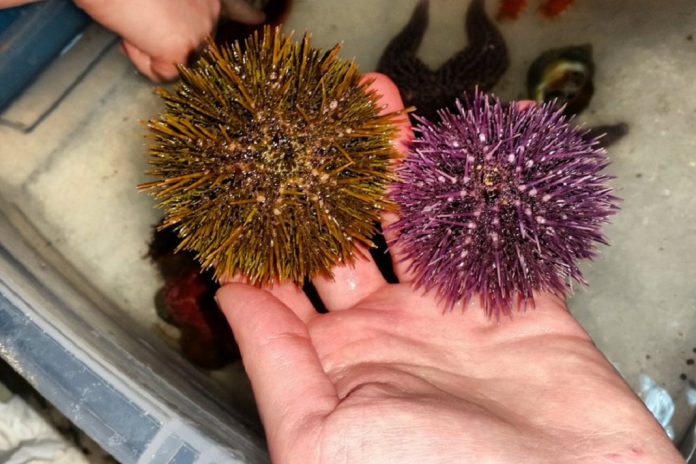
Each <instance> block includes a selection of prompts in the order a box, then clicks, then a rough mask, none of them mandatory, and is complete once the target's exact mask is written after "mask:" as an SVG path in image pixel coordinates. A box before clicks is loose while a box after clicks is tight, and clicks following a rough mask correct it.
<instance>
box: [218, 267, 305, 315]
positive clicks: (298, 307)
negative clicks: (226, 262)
mask: <svg viewBox="0 0 696 464" xmlns="http://www.w3.org/2000/svg"><path fill="white" fill-rule="evenodd" d="M220 283H221V285H225V284H228V283H235V284H244V285H250V284H249V281H248V279H246V278H244V277H242V276H240V275H236V276H234V277H231V278H228V277H223V278H222V279H220ZM261 290H263V291H265V292H268V293H269V294H271V295H273V296H274V297H276V298H278V300H280V302H281V303H283V304H284V305H285V306H287V307H288V308H290V309H291V310H292V312H294V313H295V315H296V316H297V317H298V318H300V320H301V321H302V322H305V323H306V322H308V321H309V320H310V319H311V318H313V317H314V316H316V315H317V314H318V313H317V311H316V309H315V308H314V305H313V304H312V302H311V301H310V300H309V298H308V297H307V295H306V294H305V293H304V292H303V291H302V288H300V287H298V286H297V285H295V284H293V283H292V282H283V283H278V282H274V283H272V284H269V285H266V286H264V287H263V288H261Z"/></svg>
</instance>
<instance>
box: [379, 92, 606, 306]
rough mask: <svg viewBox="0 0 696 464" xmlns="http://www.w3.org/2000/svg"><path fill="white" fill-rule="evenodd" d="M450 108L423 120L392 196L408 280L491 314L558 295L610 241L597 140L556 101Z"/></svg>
mask: <svg viewBox="0 0 696 464" xmlns="http://www.w3.org/2000/svg"><path fill="white" fill-rule="evenodd" d="M457 110H458V111H457V112H455V113H450V112H449V111H442V112H440V117H441V121H440V122H439V123H433V122H430V121H428V120H426V119H423V118H419V123H420V124H419V125H418V126H417V127H416V128H415V130H416V132H417V133H419V134H420V137H419V138H417V139H415V140H414V141H413V142H412V145H411V150H410V154H409V155H408V156H407V158H406V159H405V160H404V161H403V163H402V164H401V165H400V166H399V168H398V169H397V176H398V178H399V181H398V182H397V183H396V184H395V185H394V187H393V189H392V191H391V198H392V199H393V200H394V201H395V202H396V203H397V204H398V205H399V207H400V209H401V213H400V214H401V217H400V219H399V220H398V221H397V222H396V223H395V224H394V225H393V226H392V227H393V231H394V232H396V235H397V239H396V243H397V244H398V246H399V249H400V251H401V253H402V257H403V258H404V259H406V260H409V261H410V262H411V265H410V267H411V271H412V272H413V274H414V276H415V285H416V286H418V287H423V288H425V289H431V288H435V289H437V291H438V293H439V296H440V297H441V298H442V299H443V300H444V301H445V303H446V304H447V305H448V306H450V307H451V306H452V305H454V303H456V302H458V301H463V302H464V303H466V302H468V301H469V300H470V299H471V298H472V297H473V296H475V295H478V296H480V298H481V300H482V305H483V308H484V310H485V311H486V313H487V314H488V315H495V316H496V317H498V316H499V315H500V314H510V313H511V312H512V310H513V309H515V308H516V307H518V305H522V306H524V305H525V304H526V303H527V302H533V292H534V291H548V292H552V293H554V294H556V295H559V296H562V295H565V294H566V292H567V291H568V289H569V278H573V279H575V280H576V281H578V282H581V283H584V280H583V277H582V274H581V272H580V269H579V268H578V266H577V261H578V260H580V259H589V258H593V257H594V256H595V254H596V251H595V242H599V243H606V241H605V238H604V236H603V235H602V233H601V231H600V226H601V224H602V223H604V222H606V221H607V218H608V217H609V216H610V215H611V214H613V213H614V212H615V210H616V209H617V207H616V201H617V199H616V198H615V197H614V196H613V195H612V193H611V192H612V189H610V188H609V187H607V185H606V181H607V180H608V179H610V176H607V175H604V174H602V173H601V171H602V170H603V169H604V168H605V167H606V166H607V164H608V159H607V157H606V153H605V152H604V150H603V149H601V148H599V147H598V145H597V139H592V140H586V139H585V138H583V131H582V130H581V129H578V128H574V127H572V126H570V125H569V124H568V123H567V121H566V118H565V116H563V114H562V113H561V111H562V110H554V109H553V102H551V103H545V104H543V105H539V106H531V107H529V108H526V109H523V110H520V109H518V108H516V106H515V105H514V104H511V105H504V104H502V103H501V102H500V101H499V100H498V99H496V98H495V97H491V98H489V97H487V96H483V95H481V94H480V93H478V92H477V93H476V94H475V96H474V97H473V99H472V100H471V101H470V102H469V104H467V106H466V109H465V107H464V106H462V105H461V104H460V103H458V104H457Z"/></svg>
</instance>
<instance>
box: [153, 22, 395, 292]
mask: <svg viewBox="0 0 696 464" xmlns="http://www.w3.org/2000/svg"><path fill="white" fill-rule="evenodd" d="M242 50H244V51H242ZM338 52H339V47H338V46H336V47H334V48H333V49H331V50H329V51H327V52H322V51H320V50H317V49H315V48H312V47H311V45H310V39H309V36H308V35H305V36H304V38H303V40H302V41H301V42H299V43H298V42H296V41H294V40H292V38H291V37H287V36H283V35H282V34H281V33H280V31H279V30H278V29H275V30H271V29H270V28H268V27H267V28H265V29H264V31H263V34H256V33H255V34H254V35H253V36H252V37H250V38H249V39H247V40H246V42H245V44H244V47H241V45H240V44H239V43H235V44H233V45H232V46H223V47H221V48H218V47H217V46H216V45H215V44H213V43H209V45H208V48H207V50H206V51H205V52H204V54H203V56H202V58H200V59H199V60H198V62H197V63H196V65H195V66H194V67H193V68H186V67H181V68H180V74H181V79H182V81H181V83H180V84H179V85H178V86H177V87H176V88H175V89H174V90H173V92H169V91H166V90H160V91H159V94H160V95H161V96H162V98H164V100H165V103H166V109H165V111H164V112H163V113H162V114H161V115H160V116H159V118H158V119H155V120H151V121H149V123H148V127H149V128H150V131H151V133H152V136H153V142H152V144H151V146H150V164H151V170H150V171H149V174H150V175H151V176H153V177H154V178H156V179H157V180H156V181H154V182H151V183H149V184H146V185H144V186H142V187H143V188H145V189H149V190H151V191H152V192H153V196H154V197H155V198H156V199H157V200H158V201H159V206H160V207H161V208H163V209H164V210H165V220H164V226H165V227H167V226H174V227H176V230H177V232H178V234H179V236H180V237H181V239H182V240H181V244H180V245H179V249H186V250H191V251H193V252H194V253H196V256H197V259H198V260H199V261H200V262H201V264H202V266H203V268H209V267H212V268H213V269H214V271H215V276H216V278H221V277H223V276H233V275H241V276H243V277H245V278H246V279H248V281H250V282H251V283H254V284H265V283H269V282H272V281H275V280H286V279H287V280H291V281H294V282H297V283H300V282H302V281H303V280H304V279H305V277H307V276H309V277H312V276H315V275H317V274H319V273H324V274H330V270H331V268H332V266H333V265H335V264H336V263H337V262H350V261H351V260H352V259H353V253H354V252H355V250H356V248H355V247H356V244H362V245H365V246H371V245H372V243H371V237H372V236H373V235H374V233H375V232H376V224H377V222H378V220H379V217H380V214H381V212H382V211H383V210H384V209H385V208H388V207H389V204H390V203H389V201H388V199H386V195H385V189H386V186H387V185H388V184H389V183H390V182H391V181H392V180H393V173H392V169H391V163H392V159H393V158H395V157H396V156H397V154H396V152H395V150H394V148H393V146H392V143H391V140H392V138H393V137H394V136H395V134H396V129H395V126H394V124H393V121H394V119H395V118H396V117H399V115H400V113H389V114H386V115H380V114H379V110H380V108H379V107H378V105H377V101H378V98H379V97H378V96H377V95H376V94H375V92H374V91H372V90H369V89H368V85H369V82H364V81H363V80H362V78H361V76H360V74H359V73H358V70H357V66H356V65H355V63H353V62H348V61H344V60H341V59H339V58H338Z"/></svg>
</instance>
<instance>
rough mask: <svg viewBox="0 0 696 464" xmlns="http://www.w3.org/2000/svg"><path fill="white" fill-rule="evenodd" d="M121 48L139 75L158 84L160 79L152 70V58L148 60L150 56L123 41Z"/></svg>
mask: <svg viewBox="0 0 696 464" xmlns="http://www.w3.org/2000/svg"><path fill="white" fill-rule="evenodd" d="M121 47H122V49H123V51H124V53H125V54H126V56H127V57H128V59H130V60H131V63H133V65H134V66H135V68H136V69H137V70H138V71H140V73H141V74H143V75H144V76H145V77H147V78H148V79H150V80H151V81H154V82H160V80H161V79H160V77H159V76H158V75H157V74H155V73H154V72H153V70H152V58H150V55H148V54H147V53H144V52H143V51H142V50H140V49H139V48H138V47H136V46H135V45H133V44H131V43H130V42H128V41H125V40H124V41H123V42H122V44H121Z"/></svg>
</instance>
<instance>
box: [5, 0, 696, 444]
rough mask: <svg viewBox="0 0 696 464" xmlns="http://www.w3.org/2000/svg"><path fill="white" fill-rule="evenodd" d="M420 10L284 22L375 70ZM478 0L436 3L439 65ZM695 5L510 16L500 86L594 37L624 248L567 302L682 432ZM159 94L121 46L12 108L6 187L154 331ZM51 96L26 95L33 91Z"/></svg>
mask: <svg viewBox="0 0 696 464" xmlns="http://www.w3.org/2000/svg"><path fill="white" fill-rule="evenodd" d="M414 3H415V1H414V0H398V1H396V0H391V1H384V2H374V1H372V0H353V1H352V2H350V3H349V4H347V5H348V6H346V2H339V1H337V0H333V1H321V0H296V1H295V5H294V10H293V13H292V14H291V16H290V18H289V24H288V28H292V29H296V30H297V31H298V32H302V31H304V30H305V29H309V30H311V31H312V32H313V35H314V38H315V44H317V45H320V46H330V45H333V44H334V43H335V42H336V41H340V40H343V41H344V56H346V57H351V56H355V57H356V58H357V61H358V63H359V64H360V66H361V69H362V70H363V71H369V70H372V69H373V68H374V66H375V64H376V62H377V59H378V57H379V54H380V52H381V50H382V48H383V46H384V45H385V44H386V42H387V41H388V40H389V39H390V38H391V36H392V35H394V34H395V33H396V32H397V31H398V30H399V29H400V28H401V27H402V25H403V24H404V23H405V22H406V20H407V19H408V17H409V16H410V14H411V11H412V8H413V5H414ZM488 3H489V5H488V6H489V8H491V10H492V9H493V6H494V5H493V2H491V1H489V2H488ZM530 3H531V4H532V5H534V4H535V2H534V1H532V2H530ZM466 5H467V2H462V1H461V0H431V10H430V14H431V17H430V21H431V22H430V24H431V28H430V29H429V31H428V33H427V36H426V37H425V40H424V44H423V46H422V49H421V51H420V55H421V56H422V57H423V59H424V60H425V61H426V62H427V63H429V64H431V65H437V64H438V63H441V62H443V61H445V60H446V59H447V58H448V57H449V56H450V55H451V54H453V53H454V52H456V51H457V50H458V49H459V48H461V47H462V46H463V45H464V43H465V35H464V30H463V16H464V11H465V9H466ZM693 6H694V5H693V0H672V1H670V2H669V7H667V6H666V2H663V1H661V0H615V1H612V2H606V1H602V0H580V1H578V2H577V4H576V5H574V6H573V7H572V8H571V9H570V10H569V11H567V12H566V13H565V14H564V15H563V16H562V17H561V18H559V19H557V20H554V21H547V20H543V19H541V18H539V17H538V16H537V15H535V14H534V13H533V11H529V12H527V13H526V14H524V15H523V17H522V18H521V19H520V20H518V21H516V22H506V23H503V24H500V27H501V30H502V32H503V34H504V36H505V37H506V39H507V41H508V45H509V47H510V51H511V58H512V64H511V67H510V69H509V71H508V72H507V74H506V75H505V76H504V78H503V79H502V80H501V82H500V83H499V85H498V86H497V88H496V93H498V94H499V95H500V96H502V97H503V98H520V97H524V80H525V75H526V70H527V67H528V65H529V63H530V62H531V60H533V59H534V58H535V57H536V56H537V55H538V54H539V53H540V52H542V51H543V50H546V49H548V48H551V47H557V46H562V45H572V44H580V43H585V42H590V43H592V45H593V46H594V56H595V62H596V65H597V74H596V79H595V83H596V92H595V96H594V98H593V100H592V103H591V105H590V108H589V109H588V110H587V111H586V112H585V114H584V115H583V120H585V121H587V122H588V123H589V124H600V123H614V122H619V121H625V122H627V123H628V124H629V126H630V130H631V132H630V134H629V135H628V136H627V137H626V138H625V139H624V140H622V141H621V142H620V143H618V144H617V145H615V146H614V147H612V148H611V150H610V156H611V159H612V160H613V165H612V166H611V168H610V170H611V172H612V173H614V174H615V175H617V177H618V179H617V180H616V181H615V184H614V185H615V186H616V187H617V188H618V189H619V194H620V196H621V197H622V198H623V199H624V202H623V205H622V212H621V213H620V214H619V215H618V216H616V217H615V219H614V221H613V224H612V225H610V226H609V227H608V228H607V234H608V236H609V238H610V240H611V242H612V246H611V247H609V248H604V249H603V250H602V254H601V256H600V257H599V259H598V260H597V261H596V262H595V263H593V264H592V265H589V266H586V267H585V269H586V276H587V279H588V281H589V283H590V286H589V289H587V290H583V289H580V290H579V291H578V292H577V293H576V295H575V296H573V297H572V299H571V301H570V305H571V308H572V310H573V313H574V314H575V315H576V317H577V318H578V319H579V320H580V322H581V323H582V324H583V326H584V327H585V328H586V329H587V330H588V331H589V332H590V333H591V335H592V336H593V338H594V340H595V341H596V343H597V344H598V346H599V347H600V348H601V349H602V351H603V352H604V353H605V354H606V355H607V357H608V358H609V359H610V360H611V361H612V363H614V365H615V366H616V367H617V369H618V370H619V371H620V372H621V373H622V375H623V376H624V377H625V378H626V380H627V381H628V382H629V383H630V384H631V385H632V386H633V387H634V388H635V389H638V386H639V381H638V379H639V375H640V374H646V375H648V376H650V377H651V378H653V379H655V381H656V382H657V383H658V384H659V385H662V386H664V387H665V388H666V389H667V391H668V392H669V394H670V395H671V397H672V398H673V399H674V401H675V403H676V413H675V417H674V419H673V421H672V426H673V427H674V429H675V434H676V436H677V437H679V436H680V435H682V434H683V432H684V431H685V429H686V426H687V425H688V422H689V421H690V420H691V419H692V417H693V410H692V409H691V407H690V406H689V405H688V402H687V399H686V397H687V391H688V390H689V388H690V386H691V387H693V385H694V382H696V365H695V364H694V363H693V361H690V360H692V359H694V358H696V318H695V317H694V310H695V309H696V285H694V282H695V281H696V252H695V251H694V249H695V248H696V195H694V193H696V132H695V131H694V129H695V128H696V84H694V78H695V77H696V41H695V40H694V39H693V36H694V35H696V9H694V7H693ZM532 10H533V9H532ZM94 34H96V35H99V34H106V33H105V32H104V31H98V30H97V31H96V32H94ZM689 37H691V39H689ZM99 43H102V42H99ZM54 72H58V73H62V72H66V71H65V70H63V71H61V70H58V71H55V70H54ZM152 88H153V86H152V85H151V84H150V83H149V82H147V81H146V80H145V79H144V78H142V77H140V76H139V75H138V74H137V73H136V72H135V71H134V70H133V68H132V66H131V65H130V63H129V62H128V61H127V60H126V59H125V58H124V57H123V56H122V55H121V54H120V53H119V51H118V49H117V48H116V47H112V48H110V49H108V51H107V52H106V53H105V54H104V55H103V56H102V57H101V58H100V59H99V60H98V61H97V62H96V64H95V65H94V66H93V67H92V68H91V69H90V70H89V72H87V74H86V75H85V77H84V79H83V80H82V81H81V82H80V83H79V85H77V86H76V87H75V88H74V89H73V90H72V91H71V92H70V93H69V94H68V95H67V96H66V97H65V98H64V99H63V101H62V102H61V103H60V104H59V105H58V106H57V107H56V108H55V109H54V110H53V111H51V112H50V113H49V114H48V115H47V116H46V117H45V118H44V119H43V120H41V121H40V123H38V124H37V125H36V127H35V128H34V129H33V130H32V131H30V132H28V133H27V132H24V131H22V130H21V129H20V128H18V124H16V123H13V124H10V125H8V121H13V120H14V121H17V120H20V119H21V117H20V116H18V115H17V114H13V113H12V111H13V110H12V109H10V111H9V112H6V113H5V114H3V115H0V120H4V121H5V125H0V141H1V143H0V194H1V195H3V196H4V197H6V198H10V199H12V200H13V201H15V202H16V203H18V204H19V205H20V206H21V207H22V208H23V209H24V210H25V211H27V212H28V213H29V214H30V215H31V217H33V218H34V220H35V222H36V224H37V225H39V227H41V228H42V229H43V230H44V232H45V233H46V234H47V236H49V237H51V240H52V242H53V244H54V245H55V246H56V247H57V248H58V249H59V250H61V251H62V252H63V253H64V254H65V255H66V256H67V257H69V258H70V259H71V260H72V261H73V262H74V263H75V264H76V265H78V266H79V267H81V268H82V269H83V271H84V272H85V274H87V275H90V276H92V279H93V281H94V283H95V284H96V285H97V286H98V287H100V288H101V289H102V290H103V291H104V292H105V294H107V296H109V297H111V298H112V299H113V300H114V301H116V302H117V303H118V304H119V305H121V307H123V309H124V311H125V312H127V313H128V314H130V316H131V317H133V318H134V320H135V321H136V322H137V323H139V324H143V325H146V326H155V325H156V324H157V318H156V315H155V312H154V308H153V305H152V296H153V294H154V292H155V290H156V288H157V287H158V285H159V281H158V277H157V275H156V272H155V270H154V268H153V267H152V266H151V265H150V263H149V262H148V261H147V260H146V259H144V258H143V255H144V254H145V250H146V246H147V241H148V239H149V236H150V231H151V226H152V224H154V223H155V222H156V221H157V218H158V216H159V214H158V213H157V211H156V210H154V209H153V208H152V202H151V200H150V199H149V198H148V197H147V196H145V195H143V194H139V193H138V192H137V191H136V189H135V186H136V185H137V184H138V183H140V182H142V181H144V180H145V176H144V174H143V172H144V171H145V169H146V159H145V156H144V151H145V148H144V147H145V141H144V139H143V135H144V130H143V129H142V127H141V126H140V125H139V124H138V121H139V120H142V119H147V118H149V117H151V116H153V115H155V114H156V112H157V111H158V109H159V108H160V107H161V104H160V102H159V101H158V99H157V98H156V97H155V96H154V95H153V94H152ZM40 91H42V92H43V91H45V90H41V89H38V88H34V89H33V90H30V92H29V93H28V94H27V95H29V96H30V97H31V98H34V99H36V92H40ZM32 92H34V93H33V94H32ZM26 98H29V97H26ZM47 98H48V97H47ZM39 100H40V99H39ZM15 111H18V110H16V108H15ZM27 111H28V110H27ZM13 118H15V119H13ZM0 122H1V121H0Z"/></svg>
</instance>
